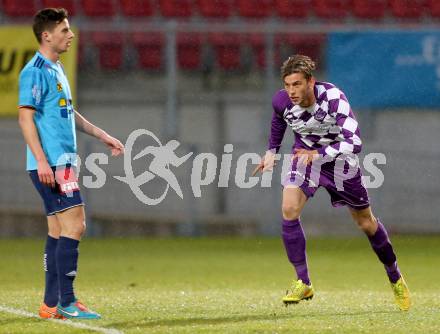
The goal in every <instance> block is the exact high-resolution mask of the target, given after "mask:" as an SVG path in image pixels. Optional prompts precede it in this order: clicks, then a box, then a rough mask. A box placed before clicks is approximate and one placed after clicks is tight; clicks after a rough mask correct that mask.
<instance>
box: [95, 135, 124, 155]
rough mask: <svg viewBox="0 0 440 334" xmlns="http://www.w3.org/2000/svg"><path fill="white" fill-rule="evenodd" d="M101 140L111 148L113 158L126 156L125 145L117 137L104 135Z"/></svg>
mask: <svg viewBox="0 0 440 334" xmlns="http://www.w3.org/2000/svg"><path fill="white" fill-rule="evenodd" d="M100 139H101V141H102V142H103V143H104V144H106V145H107V146H108V147H109V148H110V150H111V152H112V156H113V157H116V156H118V155H120V154H124V145H123V144H122V143H121V142H120V141H119V140H118V139H116V138H115V137H112V136H110V135H109V134H107V133H104V134H103V135H102V137H101V138H100Z"/></svg>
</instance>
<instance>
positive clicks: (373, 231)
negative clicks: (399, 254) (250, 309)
mask: <svg viewBox="0 0 440 334" xmlns="http://www.w3.org/2000/svg"><path fill="white" fill-rule="evenodd" d="M314 70H315V63H314V62H313V61H312V60H311V59H310V58H309V57H307V56H304V55H294V56H292V57H289V58H288V59H287V60H286V61H285V62H284V64H283V65H282V67H281V78H282V80H283V83H284V89H282V90H280V91H278V92H277V93H276V94H275V95H274V97H273V100H272V106H273V114H272V123H271V131H270V138H269V145H268V150H267V152H266V154H265V156H264V157H263V159H262V160H261V163H260V165H259V166H258V168H257V170H258V169H259V170H262V171H267V170H271V169H272V168H273V166H274V162H275V154H276V153H277V152H278V151H279V149H280V146H281V142H282V140H283V136H284V133H285V131H286V128H287V126H290V127H291V128H292V130H293V132H294V135H295V143H294V145H293V148H292V153H293V155H292V165H291V171H290V172H289V173H288V175H287V176H286V177H285V179H284V180H283V186H284V188H283V198H282V215H283V222H282V238H283V242H284V245H285V249H286V252H287V256H288V258H289V261H290V262H291V263H292V265H293V266H294V268H295V271H296V274H297V279H296V280H294V281H293V284H292V287H291V289H289V290H288V292H287V294H286V296H284V297H283V302H284V303H285V304H291V303H298V302H300V301H301V300H304V299H311V298H312V297H313V294H314V290H313V286H312V283H311V281H310V278H309V272H308V266H307V257H306V238H305V235H304V231H303V229H302V226H301V222H300V215H301V212H302V210H303V208H304V206H305V204H306V202H307V200H308V199H309V198H311V197H313V195H314V193H315V192H316V191H317V190H318V188H319V187H324V188H325V189H326V190H327V192H328V193H329V194H330V198H331V202H332V205H333V206H335V207H336V206H348V208H349V211H350V213H351V215H352V217H353V219H354V221H355V222H356V223H357V225H358V226H359V228H360V229H361V230H362V231H363V232H364V233H365V234H366V235H367V237H368V240H369V241H370V244H371V247H372V248H373V250H374V252H375V253H376V254H377V256H378V258H379V260H380V261H381V262H382V263H383V265H384V267H385V270H386V273H387V275H388V278H389V280H390V282H391V287H392V290H393V292H394V297H395V301H396V303H397V305H398V306H399V308H400V309H401V310H408V309H409V308H410V296H409V289H408V287H407V285H406V283H405V281H404V279H403V277H402V275H401V273H400V270H399V267H398V266H397V259H396V255H395V253H394V250H393V246H392V245H391V242H390V240H389V238H388V233H387V231H386V229H385V227H384V225H382V223H381V222H380V220H379V218H377V217H375V216H374V215H373V213H372V210H371V208H370V203H369V198H368V193H367V190H366V188H365V187H364V185H363V184H362V173H361V169H360V167H359V165H358V163H357V156H356V155H357V154H358V153H359V152H360V151H361V147H362V141H361V138H360V131H359V127H358V122H357V121H356V119H355V116H354V114H353V111H352V110H351V108H350V105H349V102H348V100H347V98H346V97H345V95H344V93H343V92H342V91H341V90H339V89H338V88H337V87H335V86H334V85H333V84H331V83H326V82H318V81H315V78H314V77H313V71H314ZM338 166H339V167H338ZM350 168H351V171H352V173H351V177H350V178H348V177H347V175H348V174H349V173H348V171H349V170H350Z"/></svg>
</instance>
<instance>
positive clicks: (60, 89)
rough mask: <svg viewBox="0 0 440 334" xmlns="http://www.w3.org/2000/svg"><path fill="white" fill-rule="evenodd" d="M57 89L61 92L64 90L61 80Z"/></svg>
mask: <svg viewBox="0 0 440 334" xmlns="http://www.w3.org/2000/svg"><path fill="white" fill-rule="evenodd" d="M57 90H58V91H59V92H61V91H62V90H63V85H62V84H61V82H57Z"/></svg>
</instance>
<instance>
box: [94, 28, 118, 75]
mask: <svg viewBox="0 0 440 334" xmlns="http://www.w3.org/2000/svg"><path fill="white" fill-rule="evenodd" d="M92 40H93V43H94V44H95V45H96V47H97V48H98V49H99V63H100V66H101V68H104V69H119V68H121V66H122V63H123V52H122V51H123V35H122V34H121V33H120V32H116V31H111V32H94V33H92Z"/></svg>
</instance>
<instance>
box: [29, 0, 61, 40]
mask: <svg viewBox="0 0 440 334" xmlns="http://www.w3.org/2000/svg"><path fill="white" fill-rule="evenodd" d="M67 15H68V13H67V10H65V9H64V8H44V9H42V10H39V11H38V12H37V14H35V16H34V24H33V25H32V29H33V30H34V35H35V37H36V38H37V41H38V43H41V34H42V33H43V31H46V30H48V31H51V30H53V28H55V26H56V25H57V24H59V23H60V22H61V21H63V20H64V19H67Z"/></svg>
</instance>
